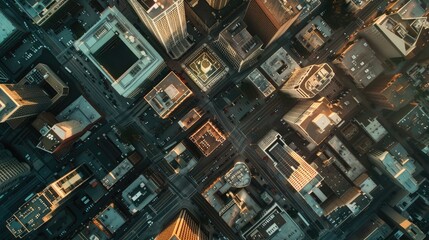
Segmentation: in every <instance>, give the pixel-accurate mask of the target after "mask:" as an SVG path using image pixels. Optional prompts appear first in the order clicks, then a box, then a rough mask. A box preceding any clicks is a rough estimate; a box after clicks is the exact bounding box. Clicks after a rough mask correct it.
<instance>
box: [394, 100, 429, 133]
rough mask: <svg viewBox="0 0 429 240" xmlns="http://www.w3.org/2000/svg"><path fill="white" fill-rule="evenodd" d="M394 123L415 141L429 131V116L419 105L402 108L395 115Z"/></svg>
mask: <svg viewBox="0 0 429 240" xmlns="http://www.w3.org/2000/svg"><path fill="white" fill-rule="evenodd" d="M392 121H393V122H394V123H395V124H396V126H398V127H399V128H401V129H402V130H404V131H405V132H406V133H408V134H409V135H410V136H411V137H412V138H414V139H418V138H419V137H420V136H422V135H423V134H425V133H427V131H428V129H429V114H428V113H427V112H426V111H425V110H424V109H423V107H422V106H421V105H420V104H418V103H410V104H408V105H407V106H405V107H403V108H401V110H399V111H398V112H396V113H395V114H394V116H393V117H392Z"/></svg>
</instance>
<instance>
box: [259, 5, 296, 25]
mask: <svg viewBox="0 0 429 240" xmlns="http://www.w3.org/2000/svg"><path fill="white" fill-rule="evenodd" d="M253 1H256V3H257V4H258V5H259V7H260V8H261V9H262V11H263V12H265V14H266V15H268V16H269V18H270V20H271V21H272V22H273V23H274V25H277V26H278V28H280V26H281V25H283V24H285V23H286V22H288V21H289V20H290V19H292V18H293V17H295V16H296V15H297V14H299V10H298V9H297V8H296V7H297V6H298V4H299V2H298V1H296V0H289V1H278V0H253Z"/></svg>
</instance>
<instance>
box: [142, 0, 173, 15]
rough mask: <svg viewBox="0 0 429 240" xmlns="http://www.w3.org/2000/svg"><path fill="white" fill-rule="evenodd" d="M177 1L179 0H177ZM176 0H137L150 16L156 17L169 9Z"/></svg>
mask: <svg viewBox="0 0 429 240" xmlns="http://www.w3.org/2000/svg"><path fill="white" fill-rule="evenodd" d="M176 1H177V0H176ZM176 1H175V0H156V1H155V0H137V2H138V3H140V5H141V6H142V7H143V9H144V10H145V11H146V13H147V15H148V16H149V17H150V18H156V17H157V16H159V15H160V14H161V13H163V12H165V11H167V10H168V8H169V7H170V6H172V5H173V4H174V2H176Z"/></svg>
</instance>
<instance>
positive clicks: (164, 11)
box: [128, 0, 190, 59]
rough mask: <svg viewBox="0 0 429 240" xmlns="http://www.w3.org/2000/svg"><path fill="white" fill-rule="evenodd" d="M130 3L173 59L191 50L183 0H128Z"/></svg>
mask: <svg viewBox="0 0 429 240" xmlns="http://www.w3.org/2000/svg"><path fill="white" fill-rule="evenodd" d="M128 2H129V3H130V5H131V6H132V7H133V9H134V10H135V11H136V13H137V15H138V16H139V17H140V19H141V20H142V21H143V23H144V24H145V25H146V27H147V28H148V29H149V31H150V32H151V33H152V34H153V35H154V36H155V37H156V39H158V41H159V43H161V45H162V46H163V47H164V49H165V50H166V51H167V53H168V54H169V55H170V56H171V57H172V58H174V59H177V58H179V57H180V56H181V55H182V54H183V53H185V52H186V50H188V49H189V47H190V45H189V42H188V40H187V39H186V38H187V36H188V32H187V31H186V16H185V6H184V2H183V0H159V1H155V0H128Z"/></svg>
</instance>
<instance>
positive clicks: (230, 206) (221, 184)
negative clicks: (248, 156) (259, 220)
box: [202, 163, 261, 230]
mask: <svg viewBox="0 0 429 240" xmlns="http://www.w3.org/2000/svg"><path fill="white" fill-rule="evenodd" d="M236 166H237V167H238V168H239V169H243V167H245V168H247V166H246V165H245V164H244V163H239V165H236ZM234 168H235V167H233V168H232V169H231V170H230V171H229V172H230V173H233V172H235V171H234ZM246 175H247V173H246ZM231 176H232V175H230V177H231ZM249 177H250V175H249ZM250 178H251V177H250ZM230 180H232V179H231V178H228V180H227V179H226V178H225V176H223V177H219V178H218V179H217V180H215V181H214V182H213V183H212V184H211V185H210V186H209V187H208V188H207V189H205V190H204V192H203V193H202V195H203V197H204V198H205V199H206V200H207V202H208V203H209V204H210V205H211V206H212V207H213V208H214V209H215V210H216V211H217V212H218V213H219V216H220V217H221V218H222V219H223V220H224V221H225V222H226V223H227V224H228V226H230V227H231V228H234V229H236V230H241V229H242V228H243V227H244V226H245V225H246V224H248V223H249V222H250V221H251V220H252V219H254V218H255V217H256V216H257V214H258V213H259V212H260V211H261V207H260V206H259V205H258V204H257V202H256V201H255V200H254V199H253V198H252V196H251V195H249V193H248V192H247V190H246V188H242V187H240V186H244V185H241V184H239V185H236V187H238V188H237V191H232V189H231V188H234V186H232V185H231V184H230ZM242 180H244V179H242ZM246 186H247V185H246Z"/></svg>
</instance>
